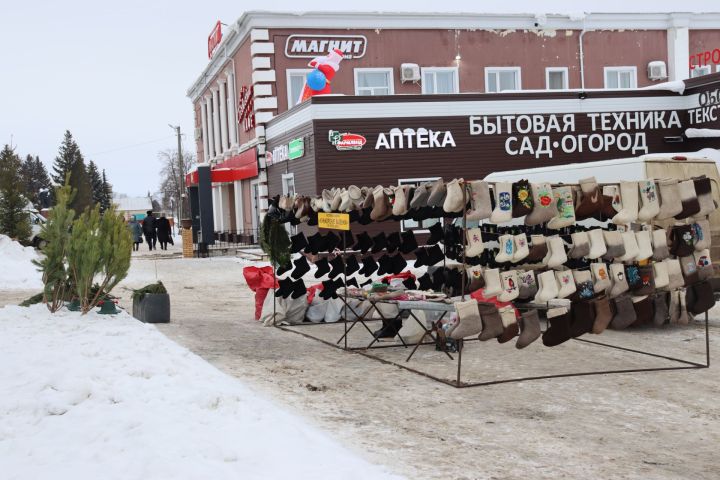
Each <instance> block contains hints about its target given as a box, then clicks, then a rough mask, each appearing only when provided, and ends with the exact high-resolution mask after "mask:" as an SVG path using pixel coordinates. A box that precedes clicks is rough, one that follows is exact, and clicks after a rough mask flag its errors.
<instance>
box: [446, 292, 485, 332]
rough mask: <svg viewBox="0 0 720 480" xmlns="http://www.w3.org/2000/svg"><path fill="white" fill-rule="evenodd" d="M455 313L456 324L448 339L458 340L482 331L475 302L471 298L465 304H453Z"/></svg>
mask: <svg viewBox="0 0 720 480" xmlns="http://www.w3.org/2000/svg"><path fill="white" fill-rule="evenodd" d="M455 312H456V313H457V318H458V323H457V326H456V327H455V328H454V329H453V330H452V332H451V333H450V338H453V339H455V340H460V339H463V338H465V337H470V336H473V335H477V334H479V333H480V332H481V331H482V320H481V318H480V311H479V310H478V302H477V300H475V299H474V298H473V299H470V300H467V301H465V302H455Z"/></svg>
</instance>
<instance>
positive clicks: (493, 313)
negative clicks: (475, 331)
mask: <svg viewBox="0 0 720 480" xmlns="http://www.w3.org/2000/svg"><path fill="white" fill-rule="evenodd" d="M478 309H479V310H480V318H481V319H482V333H480V340H482V341H487V340H490V339H491V338H496V337H499V336H500V335H502V334H503V332H504V331H505V328H504V327H503V322H502V318H501V317H500V312H498V309H497V307H495V305H492V304H490V303H478Z"/></svg>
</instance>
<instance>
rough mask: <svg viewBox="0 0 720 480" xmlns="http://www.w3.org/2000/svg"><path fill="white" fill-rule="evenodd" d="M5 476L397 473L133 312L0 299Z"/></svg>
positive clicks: (0, 444)
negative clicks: (50, 307) (81, 310)
mask: <svg viewBox="0 0 720 480" xmlns="http://www.w3.org/2000/svg"><path fill="white" fill-rule="evenodd" d="M0 352H1V353H0V364H2V368H1V369H0V392H2V394H0V465H2V467H1V469H2V473H1V474H0V477H2V478H3V479H8V480H9V479H32V480H37V479H55V480H63V479H73V480H77V479H100V478H102V479H116V478H117V479H123V480H127V479H201V478H212V479H215V480H220V479H238V478H248V479H270V478H277V479H288V478H300V479H313V480H316V479H324V478H326V479H337V478H353V479H367V478H398V477H393V476H391V475H389V474H387V473H385V472H384V471H383V470H382V469H381V468H379V467H376V466H373V465H370V464H369V463H367V462H366V461H364V460H362V459H361V458H360V457H358V456H357V455H355V454H353V453H350V452H349V451H348V450H346V449H345V448H343V447H341V446H340V445H339V444H337V443H336V442H335V441H333V440H331V439H329V438H328V437H327V436H326V435H325V434H324V433H322V432H320V431H319V430H318V429H316V428H315V427H312V426H310V425H308V424H307V423H306V422H305V421H304V420H303V419H301V418H299V417H298V416H295V415H292V414H289V413H287V412H285V411H283V410H281V409H280V408H278V407H277V406H276V405H275V404H273V403H272V402H270V401H268V400H266V399H264V398H263V397H262V396H260V395H258V394H257V393H255V392H253V391H252V390H250V389H249V388H247V387H245V386H244V385H243V384H242V383H240V382H239V381H237V380H236V379H234V378H232V377H229V376H227V375H225V374H223V373H221V372H220V371H218V370H217V369H216V368H214V367H212V366H211V365H209V364H208V363H206V362H205V361H204V360H202V359H201V358H199V357H197V356H196V355H194V354H192V353H190V352H189V351H188V350H186V349H185V348H182V347H180V346H178V345H177V344H175V343H174V342H172V341H171V340H168V339H167V338H166V337H165V336H164V335H162V334H161V333H159V332H158V331H157V329H155V328H154V327H153V326H149V325H145V324H142V323H139V322H137V321H136V320H134V319H132V318H131V317H130V316H128V315H127V314H122V315H118V316H101V315H97V314H94V313H92V314H90V315H88V316H85V317H81V316H80V315H79V314H78V313H71V312H61V313H58V314H56V315H50V314H49V313H48V311H47V309H46V308H45V307H44V306H42V305H37V306H34V307H31V308H21V307H13V306H7V307H4V308H2V309H0Z"/></svg>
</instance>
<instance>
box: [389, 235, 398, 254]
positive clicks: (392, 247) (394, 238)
mask: <svg viewBox="0 0 720 480" xmlns="http://www.w3.org/2000/svg"><path fill="white" fill-rule="evenodd" d="M398 248H400V232H393V233H391V234H390V235H388V236H387V251H388V253H395V251H396V250H397V249H398Z"/></svg>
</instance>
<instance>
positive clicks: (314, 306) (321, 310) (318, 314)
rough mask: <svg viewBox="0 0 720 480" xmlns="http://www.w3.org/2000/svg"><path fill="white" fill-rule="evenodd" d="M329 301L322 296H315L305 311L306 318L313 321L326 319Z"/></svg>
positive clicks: (317, 321) (318, 321)
mask: <svg viewBox="0 0 720 480" xmlns="http://www.w3.org/2000/svg"><path fill="white" fill-rule="evenodd" d="M327 306H328V302H327V300H323V299H322V298H320V297H315V298H314V299H313V301H312V303H311V304H310V306H309V307H308V309H307V312H305V318H307V319H308V320H310V321H311V322H313V323H320V322H322V321H323V320H325V312H326V311H327Z"/></svg>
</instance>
